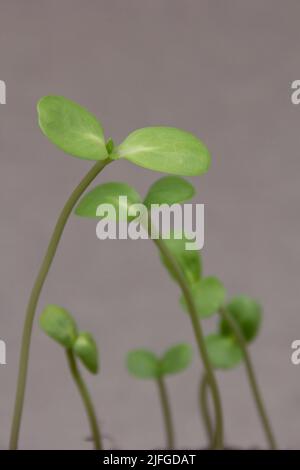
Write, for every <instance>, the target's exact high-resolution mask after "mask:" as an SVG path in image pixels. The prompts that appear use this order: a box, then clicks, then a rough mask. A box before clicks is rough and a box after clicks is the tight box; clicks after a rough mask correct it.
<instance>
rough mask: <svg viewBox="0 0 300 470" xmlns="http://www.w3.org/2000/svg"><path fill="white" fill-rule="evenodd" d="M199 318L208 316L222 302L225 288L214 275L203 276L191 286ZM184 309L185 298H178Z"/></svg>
mask: <svg viewBox="0 0 300 470" xmlns="http://www.w3.org/2000/svg"><path fill="white" fill-rule="evenodd" d="M191 290H192V295H193V297H194V301H195V305H196V308H197V313H198V315H199V318H206V317H210V316H211V315H213V314H214V313H216V312H217V311H218V310H219V308H220V307H221V306H222V305H223V304H224V301H225V298H226V290H225V287H224V286H223V284H222V283H221V281H219V279H217V278H216V277H205V278H203V279H201V280H200V281H198V282H197V283H196V284H194V285H192V287H191ZM180 301H181V304H182V306H183V307H184V308H185V309H186V302H185V299H184V298H183V297H182V298H181V299H180Z"/></svg>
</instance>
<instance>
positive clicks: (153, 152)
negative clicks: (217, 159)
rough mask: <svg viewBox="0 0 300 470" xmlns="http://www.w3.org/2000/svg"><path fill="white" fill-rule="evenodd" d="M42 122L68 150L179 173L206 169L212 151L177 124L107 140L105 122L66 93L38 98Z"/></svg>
mask: <svg viewBox="0 0 300 470" xmlns="http://www.w3.org/2000/svg"><path fill="white" fill-rule="evenodd" d="M38 115H39V124H40V127H41V129H42V131H43V133H44V134H45V135H46V136H47V137H48V139H49V140H50V141H51V142H52V143H53V144H55V145H56V146H57V147H59V148H60V149H61V150H63V151H64V152H66V153H68V154H70V155H73V156H74V157H78V158H83V159H87V160H106V159H107V158H111V159H113V160H118V159H126V160H129V161H130V162H132V163H135V164H136V165H139V166H142V167H144V168H148V169H151V170H155V171H161V172H165V173H172V174H176V175H186V176H194V175H200V174H202V173H205V172H206V171H207V170H208V168H209V165H210V155H209V152H208V150H207V148H206V147H205V145H204V144H203V143H202V142H201V141H200V140H199V139H198V138H197V137H195V136H194V135H193V134H190V133H189V132H186V131H183V130H180V129H176V128H173V127H146V128H143V129H137V130H135V131H134V132H132V133H131V134H129V135H128V137H126V139H125V140H124V141H123V142H122V143H121V144H120V145H118V146H116V147H114V145H113V143H112V141H111V140H110V141H108V142H105V137H104V132H103V128H102V125H101V123H100V122H99V121H98V120H97V118H96V117H95V116H94V115H93V114H91V113H90V112H89V111H87V110H86V109H85V108H83V107H82V106H80V105H79V104H77V103H74V102H73V101H71V100H68V99H66V98H64V97H62V96H46V97H44V98H42V99H41V100H40V101H39V102H38Z"/></svg>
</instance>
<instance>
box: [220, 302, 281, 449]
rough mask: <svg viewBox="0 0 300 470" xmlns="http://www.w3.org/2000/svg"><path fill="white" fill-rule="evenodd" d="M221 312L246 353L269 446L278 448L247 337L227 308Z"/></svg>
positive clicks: (252, 386)
mask: <svg viewBox="0 0 300 470" xmlns="http://www.w3.org/2000/svg"><path fill="white" fill-rule="evenodd" d="M219 313H220V315H221V316H222V317H223V318H224V320H226V322H227V323H228V325H229V326H230V328H231V330H232V332H233V334H234V335H235V337H236V340H237V342H238V344H239V346H240V348H241V349H242V352H243V355H244V361H245V366H246V371H247V375H248V380H249V384H250V387H251V389H252V393H253V396H254V400H255V403H256V407H257V411H258V414H259V416H260V419H261V422H262V425H263V428H264V431H265V434H266V438H267V441H268V443H269V446H270V448H271V449H273V450H274V449H276V448H277V444H276V440H275V437H274V434H273V431H272V428H271V424H270V422H269V418H268V415H267V412H266V409H265V405H264V402H263V399H262V395H261V393H260V390H259V387H258V383H257V380H256V377H255V372H254V368H253V364H252V361H251V357H250V354H249V351H248V348H247V344H246V341H245V338H244V336H243V334H242V332H241V329H240V327H239V325H238V323H237V322H236V321H235V320H234V318H233V317H232V315H229V314H228V312H227V310H226V309H225V308H221V309H220V310H219Z"/></svg>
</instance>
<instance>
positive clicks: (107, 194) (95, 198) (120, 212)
mask: <svg viewBox="0 0 300 470" xmlns="http://www.w3.org/2000/svg"><path fill="white" fill-rule="evenodd" d="M120 196H121V199H120ZM137 203H141V198H140V196H139V194H138V193H137V192H136V190H135V189H134V188H132V187H131V186H129V185H128V184H126V183H120V182H111V183H104V184H101V185H99V186H96V187H95V188H94V189H92V190H91V191H90V192H89V193H87V194H86V195H84V196H83V197H82V199H81V200H80V201H79V204H78V205H77V207H76V209H75V214H76V215H79V216H81V217H93V218H94V217H98V218H101V216H100V214H99V211H97V209H98V206H100V204H101V205H102V204H110V205H111V206H112V207H113V208H114V212H113V214H115V217H116V220H119V216H120V220H127V219H128V220H129V219H130V218H131V216H128V209H129V207H130V206H131V205H132V204H137ZM113 214H112V218H114V217H113ZM102 216H103V214H102ZM107 218H109V216H107Z"/></svg>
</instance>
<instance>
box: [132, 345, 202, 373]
mask: <svg viewBox="0 0 300 470" xmlns="http://www.w3.org/2000/svg"><path fill="white" fill-rule="evenodd" d="M192 357H193V350H192V347H191V346H190V345H189V344H185V343H182V344H177V345H175V346H173V347H172V348H170V349H168V350H167V351H166V352H165V353H164V355H163V356H162V357H161V358H158V357H157V356H156V355H155V354H154V353H153V352H151V351H148V350H145V349H137V350H135V351H130V352H129V353H128V356H127V369H128V371H129V372H130V374H132V375H134V376H135V377H137V378H139V379H157V378H159V377H161V376H165V375H169V374H177V373H178V372H182V371H183V370H185V369H186V368H187V367H188V366H189V365H190V363H191V361H192Z"/></svg>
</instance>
